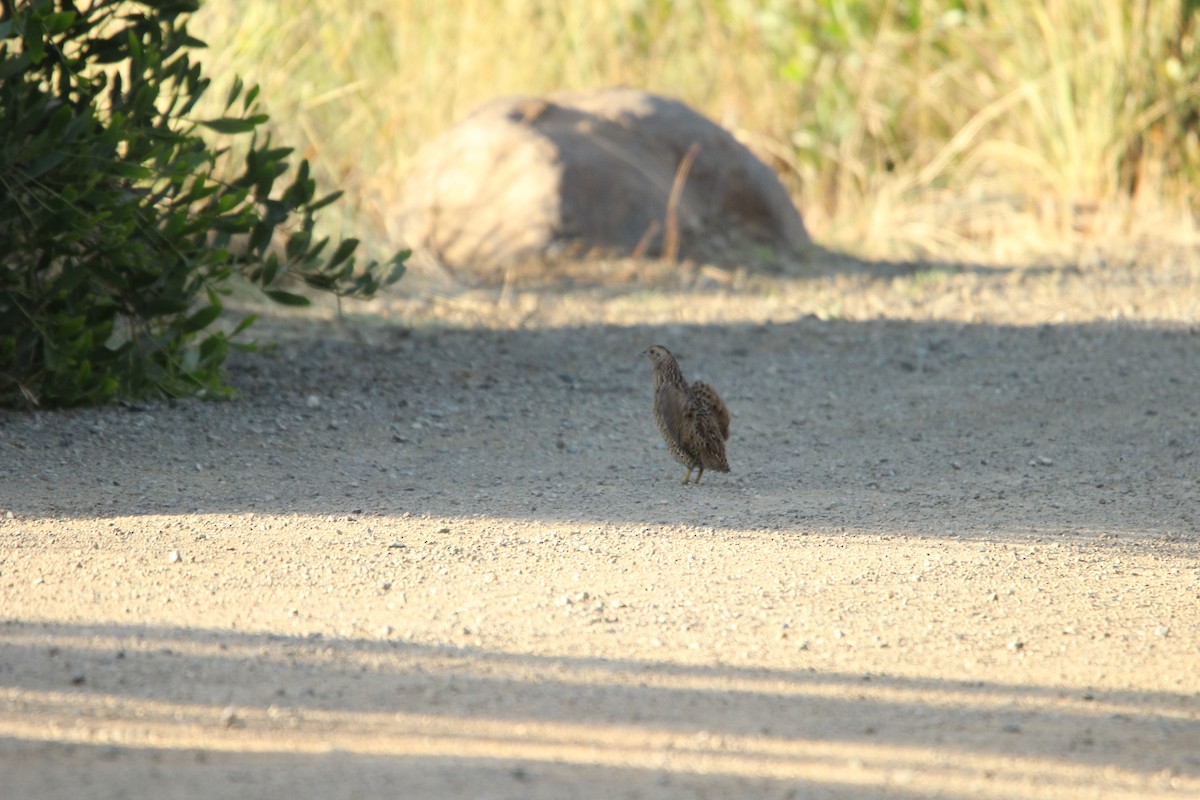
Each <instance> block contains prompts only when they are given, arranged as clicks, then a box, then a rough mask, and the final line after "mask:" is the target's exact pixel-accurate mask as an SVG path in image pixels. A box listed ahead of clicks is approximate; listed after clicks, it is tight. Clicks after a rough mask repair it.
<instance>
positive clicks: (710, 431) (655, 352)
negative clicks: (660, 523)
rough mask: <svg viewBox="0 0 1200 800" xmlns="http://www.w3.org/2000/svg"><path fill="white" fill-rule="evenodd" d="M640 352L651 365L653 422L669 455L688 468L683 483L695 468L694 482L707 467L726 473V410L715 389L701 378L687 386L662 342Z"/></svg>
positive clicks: (673, 358)
mask: <svg viewBox="0 0 1200 800" xmlns="http://www.w3.org/2000/svg"><path fill="white" fill-rule="evenodd" d="M642 355H644V356H646V357H648V358H649V359H650V361H651V362H652V363H653V364H654V421H655V422H657V423H658V430H659V431H660V432H661V433H662V437H663V441H665V442H666V443H667V449H668V450H670V451H671V455H673V456H674V457H675V460H676V461H678V462H679V463H680V464H683V465H684V466H685V467H687V474H686V475H684V476H683V482H684V483H687V482H688V481H689V480H690V479H691V477H692V470H694V469H697V468H699V470H700V472H699V473H698V474H697V475H696V483H699V482H700V478H701V476H702V475H704V470H706V469H711V470H716V471H717V472H729V461H727V460H726V458H725V440H726V439H728V438H729V409H728V408H727V407H726V406H725V403H724V402H722V400H721V398H720V396H719V395H718V394H717V392H716V390H715V389H713V388H712V387H711V386H709V385H708V384H707V383H705V382H704V381H695V382H694V383H692V384H691V385H690V386H689V385H688V384H687V382H686V381H685V380H684V379H683V373H682V372H680V371H679V364H678V363H676V361H675V357H674V356H673V355H671V351H669V350H667V348H665V347H663V346H662V345H657V344H656V345H654V346H652V347H649V348H647V349H646V350H645V351H644V352H643V353H642Z"/></svg>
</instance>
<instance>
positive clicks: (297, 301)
mask: <svg viewBox="0 0 1200 800" xmlns="http://www.w3.org/2000/svg"><path fill="white" fill-rule="evenodd" d="M266 294H267V297H269V298H271V299H272V300H274V301H275V302H276V303H279V304H280V305H283V306H307V305H311V304H312V301H311V300H309V299H308V298H307V297H304V296H303V295H299V294H292V293H291V292H285V291H283V290H282V289H268V290H267V292H266Z"/></svg>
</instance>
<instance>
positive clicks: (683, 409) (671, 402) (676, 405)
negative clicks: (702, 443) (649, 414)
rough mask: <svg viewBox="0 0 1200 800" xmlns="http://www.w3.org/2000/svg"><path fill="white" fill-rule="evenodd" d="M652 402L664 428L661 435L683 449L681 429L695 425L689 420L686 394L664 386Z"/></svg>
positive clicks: (668, 385) (676, 388)
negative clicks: (669, 438) (667, 437)
mask: <svg viewBox="0 0 1200 800" xmlns="http://www.w3.org/2000/svg"><path fill="white" fill-rule="evenodd" d="M654 402H655V405H656V406H657V410H658V414H659V416H660V417H662V420H663V426H664V427H665V428H666V430H664V431H663V435H664V436H669V437H671V439H672V441H674V443H675V446H676V447H677V448H681V449H685V448H684V436H683V429H684V428H685V427H688V426H689V425H691V426H692V427H694V425H695V423H694V421H693V420H689V414H691V412H692V409H691V408H690V406H691V400H690V399H689V398H688V395H687V392H685V391H684V390H683V389H682V388H680V387H678V386H671V385H670V384H666V385H664V386H662V387H661V388H659V390H658V395H657V396H656V397H655V398H654Z"/></svg>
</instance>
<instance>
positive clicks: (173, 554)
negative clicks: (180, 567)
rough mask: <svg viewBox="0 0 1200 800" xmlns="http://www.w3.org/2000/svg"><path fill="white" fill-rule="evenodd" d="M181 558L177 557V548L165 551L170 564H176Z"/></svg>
mask: <svg viewBox="0 0 1200 800" xmlns="http://www.w3.org/2000/svg"><path fill="white" fill-rule="evenodd" d="M181 560H182V559H181V558H180V557H179V551H178V550H172V551H171V552H169V553H167V561H170V562H171V563H172V564H178V563H179V562H180V561H181Z"/></svg>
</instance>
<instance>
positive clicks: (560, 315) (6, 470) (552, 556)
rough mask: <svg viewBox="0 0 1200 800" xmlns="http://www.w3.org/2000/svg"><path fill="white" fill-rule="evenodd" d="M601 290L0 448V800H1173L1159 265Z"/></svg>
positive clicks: (305, 322)
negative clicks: (698, 394)
mask: <svg viewBox="0 0 1200 800" xmlns="http://www.w3.org/2000/svg"><path fill="white" fill-rule="evenodd" d="M622 269H626V270H629V269H634V271H637V272H639V274H641V275H643V277H644V281H643V283H642V287H641V288H638V289H629V288H625V287H623V286H622V285H621V282H620V281H619V280H615V279H614V280H612V281H609V282H607V283H605V282H603V281H601V282H600V285H591V286H575V287H570V286H565V285H559V286H554V287H548V288H542V289H524V290H517V289H511V288H509V289H504V290H503V291H476V292H448V291H433V290H428V291H424V290H423V291H415V293H414V289H412V288H411V287H406V286H405V284H404V283H402V284H401V285H400V286H399V287H398V290H399V291H398V292H397V293H396V294H395V295H393V296H390V297H389V298H386V299H384V300H381V301H376V302H374V303H372V304H370V305H368V306H365V307H362V308H361V309H359V310H357V311H356V312H355V316H354V317H352V318H351V319H350V320H349V321H342V322H335V321H331V320H330V319H328V318H327V317H328V315H327V314H326V313H325V312H323V311H321V310H318V311H317V312H315V313H312V314H309V315H307V316H288V317H273V318H271V319H268V320H266V321H265V322H264V323H263V325H262V326H261V327H260V329H259V330H260V331H261V333H263V334H271V335H274V336H277V337H278V338H279V341H280V345H279V347H278V348H277V349H275V350H273V351H270V352H264V353H258V354H239V355H237V356H236V357H235V358H234V359H233V360H232V362H231V364H230V374H231V378H232V380H233V382H234V384H235V385H236V386H237V387H238V389H239V390H240V392H241V399H240V400H238V401H236V402H231V403H204V402H201V401H184V402H179V403H174V404H169V405H168V404H162V405H148V406H112V407H107V408H101V409H94V410H82V411H71V412H63V413H52V414H51V413H39V414H29V413H14V412H5V413H0V453H2V458H0V601H2V603H0V787H2V788H0V795H2V796H3V797H4V798H6V799H7V798H79V797H87V798H143V797H144V798H198V797H204V798H212V797H242V798H257V797H262V798H269V797H305V798H307V797H320V798H358V797H404V798H481V799H482V798H489V799H492V798H495V799H500V798H575V797H579V798H731V797H739V798H740V797H768V798H781V799H782V798H901V799H903V798H918V797H920V798H924V797H942V798H962V799H964V800H965V798H1074V797H1086V798H1098V797H1102V798H1156V797H1197V796H1200V694H1198V692H1200V602H1198V601H1200V416H1198V414H1200V369H1197V367H1198V365H1200V352H1198V349H1200V328H1198V327H1197V323H1198V322H1200V272H1198V270H1197V267H1196V266H1195V258H1194V254H1192V253H1182V254H1177V255H1175V256H1170V257H1164V258H1160V259H1152V260H1151V262H1150V263H1139V264H1138V265H1137V266H1136V267H1130V265H1129V264H1128V263H1125V262H1122V261H1120V260H1119V259H1118V260H1115V261H1113V260H1108V261H1105V260H1102V259H1092V260H1090V261H1086V262H1085V263H1081V264H1078V265H1075V266H1070V267H1061V268H1059V267H1047V268H1044V269H1005V268H997V267H993V268H985V267H973V268H967V267H960V266H953V265H951V266H943V267H929V266H925V267H920V268H916V267H912V266H904V265H886V264H877V265H858V266H857V267H855V266H854V265H853V264H849V263H848V262H845V261H842V262H839V263H833V262H830V263H828V264H825V263H824V262H821V261H820V260H819V259H818V261H817V263H816V264H815V265H810V266H809V267H807V268H805V269H803V270H800V271H799V272H798V273H797V274H793V275H790V276H781V277H774V278H754V277H749V276H745V275H742V274H739V273H737V272H736V271H728V270H722V269H718V268H703V269H685V270H682V271H681V273H680V274H679V276H675V275H668V274H665V273H663V272H662V271H661V270H658V271H657V272H656V271H655V268H654V267H653V266H652V265H646V266H644V267H639V266H637V265H634V266H633V267H631V266H630V265H624V266H621V265H617V266H614V267H612V268H611V269H610V270H609V272H610V273H612V274H614V275H615V274H617V273H619V272H620V271H621V270H622ZM601 271H602V270H601ZM417 285H418V284H415V283H414V284H411V286H417ZM409 295H412V296H409ZM655 342H658V343H662V344H665V345H667V346H668V347H670V348H672V349H673V350H675V351H676V353H677V354H678V355H679V357H680V361H681V364H682V366H683V369H684V371H685V373H686V374H688V375H689V377H704V378H706V379H707V380H709V381H710V382H712V383H713V384H714V385H715V386H716V387H717V388H718V389H719V390H721V391H722V393H723V395H724V396H725V398H726V400H727V402H728V404H729V406H730V407H731V409H732V411H733V414H734V423H733V435H732V439H731V441H730V443H729V454H730V461H731V463H732V465H733V472H732V473H731V474H730V475H719V474H710V475H706V476H705V478H704V482H703V483H702V484H701V485H700V486H682V485H680V479H681V477H682V473H683V470H682V468H681V467H679V466H678V465H676V464H675V463H674V462H673V461H671V459H670V456H669V455H668V454H667V452H666V451H665V449H664V448H663V447H662V445H661V442H660V441H659V440H658V437H657V432H656V430H655V428H654V423H653V421H652V419H651V416H650V413H649V397H650V368H649V364H648V363H647V362H645V361H639V359H638V358H637V354H638V352H639V351H640V350H642V349H643V348H644V347H646V346H647V345H649V344H651V343H655Z"/></svg>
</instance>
